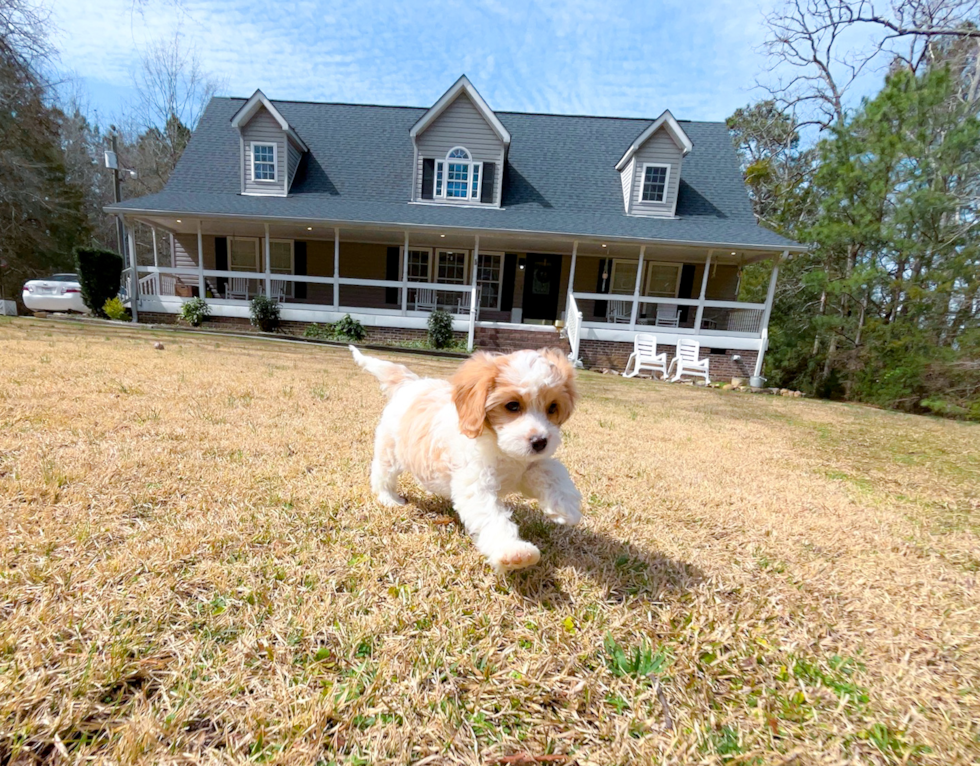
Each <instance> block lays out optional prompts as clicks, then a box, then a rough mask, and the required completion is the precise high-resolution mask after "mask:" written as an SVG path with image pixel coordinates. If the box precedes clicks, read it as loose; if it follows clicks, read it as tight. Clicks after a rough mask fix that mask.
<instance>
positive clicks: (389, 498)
mask: <svg viewBox="0 0 980 766" xmlns="http://www.w3.org/2000/svg"><path fill="white" fill-rule="evenodd" d="M378 502H379V503H381V505H384V506H387V507H388V508H398V507H399V506H402V505H405V503H406V502H407V501H406V500H405V498H404V497H399V496H398V495H395V494H393V493H391V492H379V493H378Z"/></svg>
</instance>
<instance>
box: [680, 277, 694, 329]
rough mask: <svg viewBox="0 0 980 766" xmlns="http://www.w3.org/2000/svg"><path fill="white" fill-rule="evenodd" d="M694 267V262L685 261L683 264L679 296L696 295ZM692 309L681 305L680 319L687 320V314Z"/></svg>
mask: <svg viewBox="0 0 980 766" xmlns="http://www.w3.org/2000/svg"><path fill="white" fill-rule="evenodd" d="M694 269H695V266H694V264H693V263H685V264H684V265H683V266H681V284H680V287H679V288H678V290H677V297H678V298H693V297H694V294H693V293H694ZM690 310H691V307H690V306H681V316H680V319H681V321H682V322H686V321H687V315H688V312H689V311H690Z"/></svg>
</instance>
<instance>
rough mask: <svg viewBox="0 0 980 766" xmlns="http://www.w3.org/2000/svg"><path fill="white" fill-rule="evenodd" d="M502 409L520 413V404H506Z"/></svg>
mask: <svg viewBox="0 0 980 766" xmlns="http://www.w3.org/2000/svg"><path fill="white" fill-rule="evenodd" d="M504 408H505V409H506V410H507V411H508V412H520V411H521V403H520V402H507V404H505V405H504Z"/></svg>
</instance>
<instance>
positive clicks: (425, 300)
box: [415, 290, 438, 311]
mask: <svg viewBox="0 0 980 766" xmlns="http://www.w3.org/2000/svg"><path fill="white" fill-rule="evenodd" d="M437 308H438V304H437V303H436V291H435V290H416V291H415V310H416V311H435V310H436V309H437Z"/></svg>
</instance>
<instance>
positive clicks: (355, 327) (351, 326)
mask: <svg viewBox="0 0 980 766" xmlns="http://www.w3.org/2000/svg"><path fill="white" fill-rule="evenodd" d="M333 334H334V337H335V338H336V339H337V340H364V336H365V335H367V331H366V330H365V329H364V325H362V324H361V323H360V322H358V321H357V320H356V319H354V318H353V317H352V316H351V315H350V314H345V315H344V318H343V319H341V320H340V321H339V322H337V323H336V324H335V325H334V326H333Z"/></svg>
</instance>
